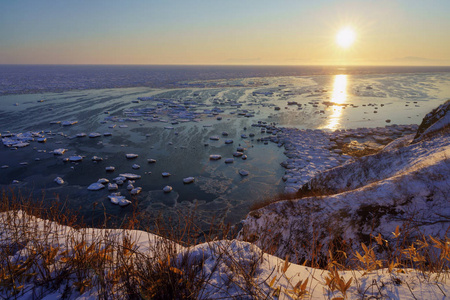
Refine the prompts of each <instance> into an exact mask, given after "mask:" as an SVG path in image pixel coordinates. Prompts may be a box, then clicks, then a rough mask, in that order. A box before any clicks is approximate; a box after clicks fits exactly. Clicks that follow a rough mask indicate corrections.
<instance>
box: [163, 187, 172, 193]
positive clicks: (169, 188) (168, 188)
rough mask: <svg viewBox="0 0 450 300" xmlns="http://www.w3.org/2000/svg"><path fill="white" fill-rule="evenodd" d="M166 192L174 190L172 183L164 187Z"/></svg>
mask: <svg viewBox="0 0 450 300" xmlns="http://www.w3.org/2000/svg"><path fill="white" fill-rule="evenodd" d="M163 191H164V193H170V192H171V191H172V187H171V186H170V185H166V186H165V187H164V188H163Z"/></svg>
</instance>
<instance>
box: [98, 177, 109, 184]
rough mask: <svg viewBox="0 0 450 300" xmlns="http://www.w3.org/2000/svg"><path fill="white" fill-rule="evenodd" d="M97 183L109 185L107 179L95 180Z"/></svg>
mask: <svg viewBox="0 0 450 300" xmlns="http://www.w3.org/2000/svg"><path fill="white" fill-rule="evenodd" d="M97 182H98V183H101V184H106V183H109V179H107V178H100V179H99V180H97Z"/></svg>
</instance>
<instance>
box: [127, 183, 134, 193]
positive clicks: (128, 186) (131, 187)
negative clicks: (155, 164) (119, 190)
mask: <svg viewBox="0 0 450 300" xmlns="http://www.w3.org/2000/svg"><path fill="white" fill-rule="evenodd" d="M132 189H134V185H133V183H131V182H128V185H127V190H129V191H131V190H132Z"/></svg>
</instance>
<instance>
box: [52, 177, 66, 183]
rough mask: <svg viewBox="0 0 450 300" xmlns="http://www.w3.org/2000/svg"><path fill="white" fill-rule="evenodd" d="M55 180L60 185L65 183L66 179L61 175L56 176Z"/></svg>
mask: <svg viewBox="0 0 450 300" xmlns="http://www.w3.org/2000/svg"><path fill="white" fill-rule="evenodd" d="M53 181H54V182H56V183H57V184H59V185H62V184H64V180H63V179H62V178H61V177H56V178H55V179H54V180H53Z"/></svg>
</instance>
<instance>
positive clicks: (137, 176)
mask: <svg viewBox="0 0 450 300" xmlns="http://www.w3.org/2000/svg"><path fill="white" fill-rule="evenodd" d="M119 176H121V177H124V178H125V179H131V180H136V179H139V178H141V175H137V174H133V173H123V174H119Z"/></svg>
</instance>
